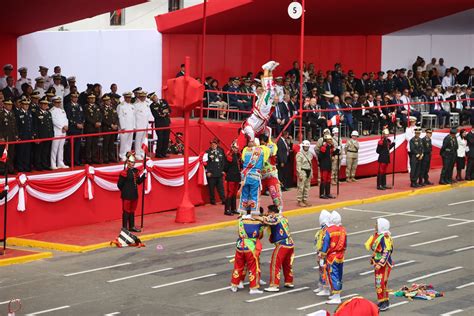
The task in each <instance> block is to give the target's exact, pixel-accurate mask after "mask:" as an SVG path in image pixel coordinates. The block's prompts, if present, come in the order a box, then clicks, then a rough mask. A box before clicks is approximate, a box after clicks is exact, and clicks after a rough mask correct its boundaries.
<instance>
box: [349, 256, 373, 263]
mask: <svg viewBox="0 0 474 316" xmlns="http://www.w3.org/2000/svg"><path fill="white" fill-rule="evenodd" d="M370 256H371V255H363V256H360V257H355V258H350V259H346V260H344V262H351V261H356V260H360V259H364V258H369V257H370Z"/></svg>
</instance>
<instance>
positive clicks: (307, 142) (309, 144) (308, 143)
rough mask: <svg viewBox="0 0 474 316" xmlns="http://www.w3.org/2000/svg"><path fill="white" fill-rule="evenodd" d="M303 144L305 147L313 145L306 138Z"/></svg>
mask: <svg viewBox="0 0 474 316" xmlns="http://www.w3.org/2000/svg"><path fill="white" fill-rule="evenodd" d="M301 146H303V147H309V146H311V143H310V142H309V140H307V139H305V140H304V141H303V142H302V143H301Z"/></svg>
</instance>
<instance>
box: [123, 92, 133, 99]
mask: <svg viewBox="0 0 474 316" xmlns="http://www.w3.org/2000/svg"><path fill="white" fill-rule="evenodd" d="M122 95H123V96H124V97H125V98H131V97H132V93H131V92H129V91H127V92H124V93H123V94H122Z"/></svg>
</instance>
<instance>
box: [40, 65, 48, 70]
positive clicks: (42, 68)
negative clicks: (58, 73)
mask: <svg viewBox="0 0 474 316" xmlns="http://www.w3.org/2000/svg"><path fill="white" fill-rule="evenodd" d="M48 69H49V68H48V67H45V66H39V71H41V70H46V71H47V70H48Z"/></svg>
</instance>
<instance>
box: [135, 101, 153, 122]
mask: <svg viewBox="0 0 474 316" xmlns="http://www.w3.org/2000/svg"><path fill="white" fill-rule="evenodd" d="M134 106H135V127H136V128H137V129H144V128H147V127H148V122H149V121H150V116H151V111H150V107H149V105H148V104H146V102H145V101H143V102H142V101H139V100H138V101H137V102H135V104H134Z"/></svg>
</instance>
